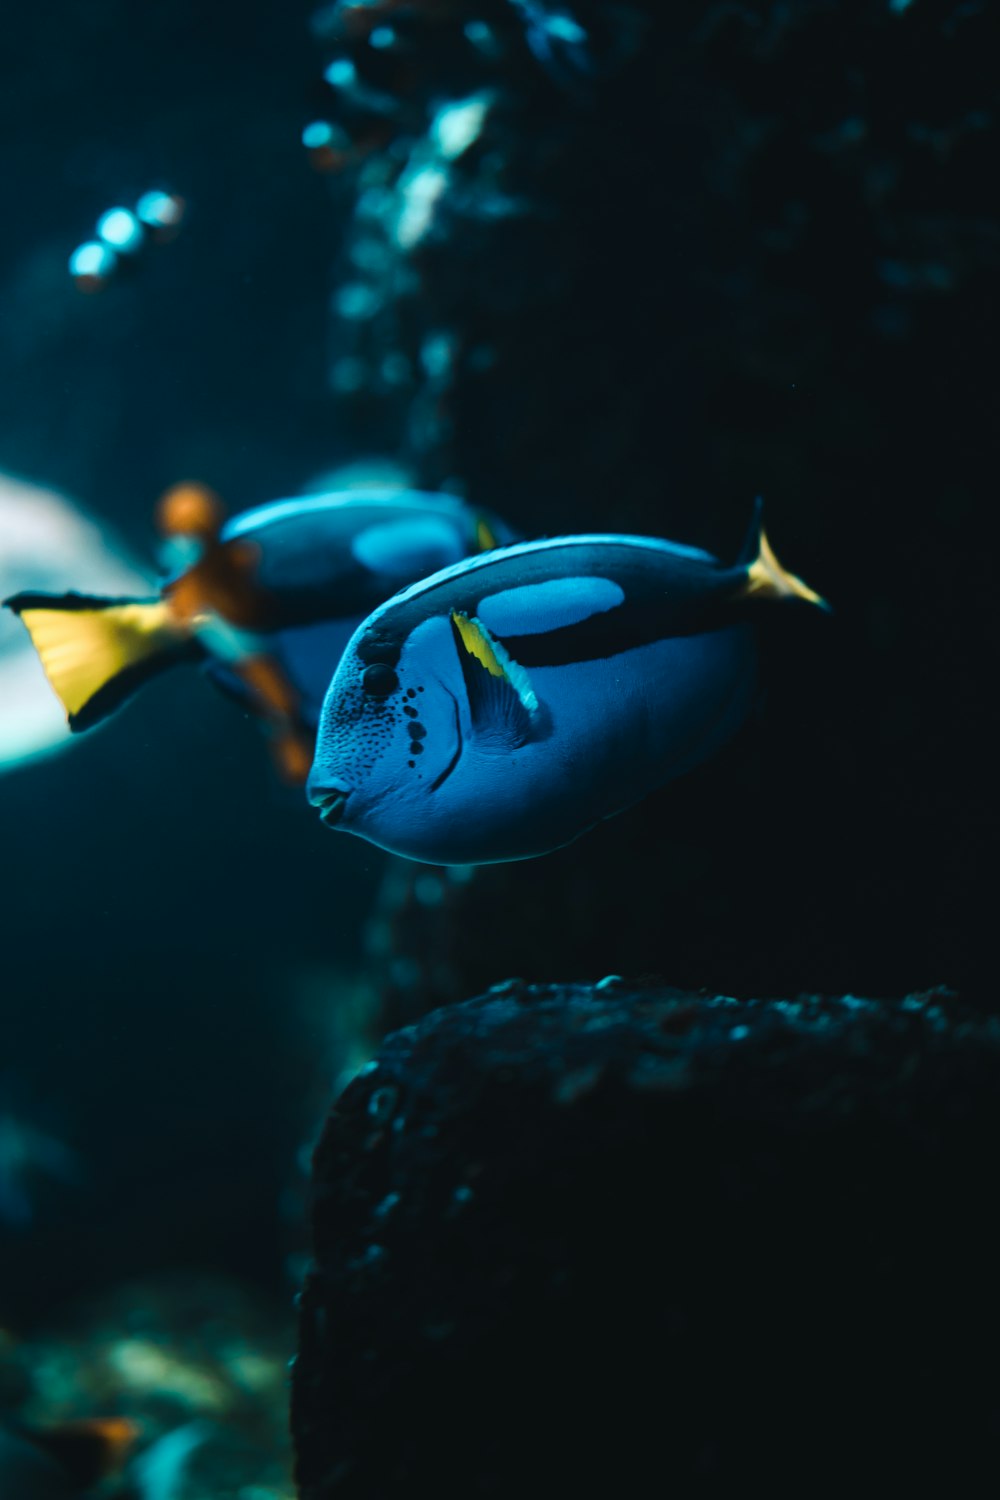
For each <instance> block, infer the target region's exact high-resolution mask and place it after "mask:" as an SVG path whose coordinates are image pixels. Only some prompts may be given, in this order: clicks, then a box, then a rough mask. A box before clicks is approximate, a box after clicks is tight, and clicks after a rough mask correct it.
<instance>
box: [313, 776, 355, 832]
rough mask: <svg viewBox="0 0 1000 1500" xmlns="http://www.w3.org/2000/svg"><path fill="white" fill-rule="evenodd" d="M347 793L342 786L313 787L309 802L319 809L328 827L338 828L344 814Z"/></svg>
mask: <svg viewBox="0 0 1000 1500" xmlns="http://www.w3.org/2000/svg"><path fill="white" fill-rule="evenodd" d="M347 795H348V794H347V792H346V790H345V789H344V788H343V787H340V786H325V787H311V788H310V789H309V803H310V805H311V806H312V807H315V808H316V809H317V810H318V812H319V815H320V819H321V821H322V822H323V823H325V824H326V826H327V828H336V826H337V824H338V823H339V822H340V820H341V818H342V817H343V816H344V808H345V806H346V805H347Z"/></svg>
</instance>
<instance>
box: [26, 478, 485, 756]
mask: <svg viewBox="0 0 1000 1500" xmlns="http://www.w3.org/2000/svg"><path fill="white" fill-rule="evenodd" d="M159 522H160V529H161V531H162V532H163V533H164V535H165V536H166V537H167V538H168V542H169V543H170V545H171V547H172V550H173V553H174V556H175V558H179V561H178V563H177V566H176V567H174V568H173V570H172V571H171V573H170V575H169V576H168V577H167V579H166V580H165V582H164V583H163V586H162V589H161V592H160V594H159V596H158V597H154V598H151V599H141V598H134V599H131V598H129V599H122V598H118V599H108V598H98V597H94V596H91V595H85V594H72V593H71V594H62V595H49V594H41V593H33V592H32V593H21V594H17V595H15V596H14V597H13V598H12V599H8V600H6V601H5V602H6V604H7V605H8V607H9V608H10V609H12V610H13V611H14V612H15V613H16V614H17V615H19V616H20V618H21V621H22V623H23V624H24V625H25V626H26V627H27V629H28V632H29V634H30V635H31V639H32V641H33V643H34V645H35V647H36V649H37V651H38V654H39V656H40V658H41V661H42V665H43V667H44V668H45V672H46V675H47V676H48V679H49V682H50V683H51V685H52V687H53V689H54V690H55V692H56V694H57V696H58V697H59V699H60V701H61V702H62V704H63V707H64V708H65V710H66V714H67V719H68V722H69V726H70V728H71V729H72V730H74V731H76V732H80V731H82V730H86V729H89V728H91V727H92V726H93V725H95V724H98V723H100V722H101V721H102V720H104V719H105V718H107V717H108V715H109V714H111V713H113V712H114V711H115V710H116V709H117V708H118V707H119V705H120V704H121V703H122V702H124V700H125V699H126V698H128V697H130V696H131V695H132V693H134V692H135V691H136V690H137V688H139V687H141V686H142V684H143V683H144V682H146V681H147V680H149V679H150V678H151V677H153V676H156V675H157V674H158V673H160V672H162V671H163V670H164V669H166V668H168V667H172V666H175V665H177V664H180V663H183V662H194V663H198V662H201V663H204V664H205V665H206V667H207V669H208V671H209V674H210V675H211V676H212V678H213V680H214V681H215V682H216V684H217V685H218V686H219V687H221V688H222V689H223V690H225V691H228V692H229V693H231V694H232V695H233V696H235V697H237V698H238V699H239V700H240V701H241V702H242V703H243V704H244V705H245V706H246V707H247V708H249V709H251V710H252V711H253V712H255V713H256V714H257V715H258V716H259V717H260V718H261V719H262V720H263V721H264V722H265V724H267V726H268V727H269V729H270V732H271V742H272V748H273V750H274V753H275V758H276V760H277V762H278V765H279V767H280V768H281V769H282V770H283V772H284V774H285V776H286V778H287V779H288V780H290V781H293V782H294V781H298V782H302V781H304V780H305V777H306V773H307V771H308V769H309V764H310V761H311V759H312V751H313V735H314V732H315V728H316V721H317V718H318V716H319V710H320V705H321V704H322V701H323V696H324V694H325V692H326V689H327V687H328V686H329V683H330V678H331V677H332V676H333V672H334V669H335V668H336V665H337V663H338V661H339V660H340V653H341V651H342V650H343V648H344V646H345V645H346V644H347V642H348V641H349V640H350V638H351V636H352V635H353V633H354V631H355V629H356V628H357V626H358V625H359V624H360V622H361V621H362V620H363V619H364V618H365V616H366V615H367V614H368V613H369V611H370V610H372V609H374V608H375V607H376V605H378V604H381V603H382V601H383V600H384V599H387V598H388V597H389V596H390V595H391V594H394V593H395V592H396V591H397V590H398V589H400V588H403V587H404V586H405V585H406V584H409V583H413V582H414V581H415V580H416V579H418V578H423V577H426V575H427V574H428V573H433V572H435V571H437V570H438V569H439V568H443V567H446V566H448V565H449V564H450V563H455V562H458V561H459V560H460V559H462V558H465V557H468V556H469V555H470V554H475V553H477V552H481V551H483V550H485V549H486V548H489V547H492V546H494V545H495V544H496V543H497V542H498V541H510V540H511V539H512V534H511V533H510V532H509V531H507V529H506V528H505V527H504V526H503V523H502V522H500V521H499V520H498V519H497V518H495V517H492V516H487V515H485V514H484V513H483V512H479V511H474V510H472V509H470V507H469V506H467V505H465V504H464V503H463V502H462V501H461V500H459V499H457V498H456V497H455V496H452V495H435V494H423V493H421V492H419V491H410V490H395V491H393V490H379V489H373V490H353V491H344V492H334V493H332V494H327V495H307V496H303V497H301V498H299V499H293V500H281V501H275V502H274V503H272V504H269V505H261V506H257V507H256V508H255V509H253V510H248V511H245V512H244V513H243V514H241V515H237V516H235V517H233V518H232V519H231V520H229V521H225V522H223V517H222V512H221V507H220V506H219V503H218V501H217V500H216V499H215V497H214V496H213V495H212V494H211V492H210V491H207V490H205V489H203V488H202V487H201V486H197V485H179V486H177V487H176V488H175V489H174V490H173V491H171V492H169V493H168V495H167V496H165V497H164V500H163V502H161V506H160V515H159Z"/></svg>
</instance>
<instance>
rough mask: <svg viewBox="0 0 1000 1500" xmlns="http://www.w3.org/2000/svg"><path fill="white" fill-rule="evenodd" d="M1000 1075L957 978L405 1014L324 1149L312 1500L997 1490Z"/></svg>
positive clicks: (307, 1479)
mask: <svg viewBox="0 0 1000 1500" xmlns="http://www.w3.org/2000/svg"><path fill="white" fill-rule="evenodd" d="M998 1063H1000V1026H998V1025H997V1023H996V1022H989V1021H983V1020H981V1019H978V1018H976V1017H975V1016H972V1015H970V1014H968V1013H966V1012H964V1011H963V1009H962V1008H961V1006H960V1005H959V1003H958V1001H957V1000H956V999H955V997H954V996H951V995H949V994H947V993H945V992H942V991H938V992H933V993H930V994H926V995H918V996H912V997H910V998H908V999H905V1000H901V1001H872V1000H860V999H855V998H852V997H842V998H838V999H827V998H817V997H807V998H802V999H799V1000H795V1001H778V1000H756V1001H742V1002H741V1001H736V1000H732V999H729V998H726V997H718V996H708V995H704V994H689V993H685V992H681V991H678V990H671V989H668V988H665V987H663V986H662V985H657V986H648V987H645V988H643V987H636V986H631V985H625V984H624V983H623V982H621V981H617V980H606V981H604V982H603V983H602V984H601V985H598V986H596V987H585V986H548V987H542V986H532V987H526V986H523V985H521V984H519V983H518V982H516V981H513V982H510V983H508V984H507V985H504V986H500V987H497V988H495V989H494V990H493V991H491V992H490V993H488V994H487V995H484V996H482V997H481V998H479V999H476V1000H472V1001H470V1002H468V1003H466V1004H464V1005H460V1006H455V1007H450V1008H448V1009H445V1010H441V1011H438V1012H436V1013H434V1014H432V1015H430V1016H429V1017H427V1018H426V1019H425V1020H423V1021H422V1022H421V1023H420V1024H419V1025H417V1026H414V1027H410V1028H407V1029H406V1030H403V1031H400V1032H397V1033H396V1034H394V1035H392V1036H390V1037H389V1038H388V1039H387V1040H386V1041H385V1043H384V1045H383V1047H382V1049H381V1051H380V1052H379V1054H378V1057H377V1059H376V1061H375V1062H374V1063H373V1064H371V1065H370V1066H369V1068H368V1069H367V1070H366V1071H365V1072H364V1073H363V1074H362V1075H361V1076H359V1077H358V1078H357V1079H356V1080H355V1081H354V1082H352V1083H351V1084H350V1085H349V1086H348V1088H347V1089H346V1090H345V1092H344V1093H343V1094H342V1096H341V1097H340V1099H339V1100H338V1102H337V1104H336V1106H335V1108H334V1110H333V1112H332V1114H331V1116H330V1119H329V1121H328V1123H327V1126H326V1129H325V1132H324V1134H323V1136H322V1139H321V1141H320V1143H319V1146H318V1148H317V1150H316V1155H315V1161H314V1178H315V1209H314V1233H315V1263H314V1267H313V1269H312V1271H311V1272H310V1274H309V1276H308V1278H307V1282H306V1285H305V1287H304V1290H303V1294H302V1300H301V1346H300V1354H299V1358H298V1360H297V1362H296V1366H295V1373H294V1377H293V1412H292V1419H293V1431H294V1436H295V1443H296V1449H297V1463H298V1481H299V1484H300V1487H301V1494H302V1496H303V1500H327V1497H330V1496H338V1497H340V1496H349V1497H367V1496H371V1497H375V1496H380V1497H384V1496H394V1495H416V1494H425V1493H426V1494H432V1493H433V1494H435V1495H437V1496H439V1497H440V1496H451V1495H454V1496H459V1495H461V1496H475V1495H508V1494H515V1493H516V1494H518V1495H524V1494H534V1493H539V1494H541V1493H545V1492H551V1493H555V1494H564V1495H570V1494H572V1493H574V1491H576V1490H577V1489H582V1488H583V1486H584V1485H585V1484H586V1485H588V1486H589V1487H591V1488H592V1487H593V1485H594V1483H595V1482H600V1483H602V1484H604V1485H607V1486H609V1488H610V1492H613V1493H618V1494H628V1493H630V1492H631V1491H633V1490H634V1489H635V1488H636V1487H637V1486H638V1485H639V1484H640V1483H641V1484H643V1485H644V1486H646V1485H648V1484H650V1483H652V1484H655V1485H656V1487H657V1489H661V1488H662V1489H663V1490H664V1492H665V1491H666V1489H667V1488H668V1486H669V1487H670V1488H671V1489H672V1490H673V1491H674V1492H676V1493H680V1494H690V1493H693V1492H694V1489H695V1487H697V1486H699V1485H701V1484H703V1483H712V1484H713V1485H714V1484H718V1483H722V1484H724V1485H726V1486H730V1487H732V1486H737V1485H744V1484H745V1483H746V1482H747V1481H748V1480H750V1479H753V1480H755V1481H766V1482H769V1483H771V1484H772V1485H774V1484H780V1485H792V1486H794V1487H795V1488H796V1491H797V1492H798V1493H800V1494H808V1493H817V1492H818V1488H817V1487H818V1486H819V1485H821V1484H822V1483H824V1482H826V1481H828V1480H829V1479H830V1478H831V1477H836V1478H838V1479H840V1480H841V1481H845V1482H846V1481H847V1480H850V1481H851V1482H852V1483H856V1484H861V1481H862V1480H863V1481H864V1486H863V1487H867V1486H872V1485H874V1486H876V1487H878V1486H879V1485H891V1486H892V1488H893V1490H894V1491H895V1492H897V1493H900V1492H903V1489H905V1486H906V1485H907V1484H908V1483H909V1482H912V1481H915V1480H916V1479H917V1478H918V1477H920V1478H921V1479H923V1480H926V1479H927V1477H928V1476H929V1475H932V1474H935V1473H936V1474H937V1475H938V1477H939V1478H940V1479H942V1480H947V1481H948V1482H949V1483H950V1484H951V1485H952V1486H954V1485H955V1484H957V1483H959V1482H960V1481H964V1482H969V1481H972V1480H973V1479H976V1480H981V1479H983V1478H984V1474H985V1466H987V1465H989V1466H990V1467H991V1468H992V1469H993V1471H994V1473H993V1479H994V1481H995V1478H996V1474H995V1469H996V1467H997V1460H996V1457H995V1435H996V1431H997V1422H998V1419H1000V1390H998V1382H997V1379H996V1375H995V1363H994V1362H993V1361H992V1359H991V1360H990V1363H991V1364H994V1374H993V1375H990V1374H989V1373H988V1366H987V1364H985V1363H984V1360H983V1357H982V1356H984V1355H988V1354H991V1352H992V1351H993V1350H994V1349H995V1347H996V1340H997V1333H998V1331H1000V1328H998V1323H1000V1319H998V1307H997V1293H996V1264H997V1249H998V1233H997V1229H996V1222H995V1214H994V1208H995V1204H994V1190H993V1183H994V1181H995V1170H994V1164H995V1150H996V1141H997V1139H998V1132H997V1126H998V1123H1000V1091H998V1089H997V1069H998ZM738 1492H742V1490H737V1489H736V1488H727V1489H726V1493H734V1494H735V1493H738ZM868 1492H874V1491H872V1490H870V1489H869V1490H868ZM885 1492H886V1493H888V1492H889V1491H888V1490H886V1491H885ZM969 1492H970V1493H971V1491H969Z"/></svg>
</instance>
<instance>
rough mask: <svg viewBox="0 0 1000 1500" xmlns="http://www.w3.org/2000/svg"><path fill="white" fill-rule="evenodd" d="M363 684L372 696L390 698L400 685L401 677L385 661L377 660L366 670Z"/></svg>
mask: <svg viewBox="0 0 1000 1500" xmlns="http://www.w3.org/2000/svg"><path fill="white" fill-rule="evenodd" d="M361 686H362V687H363V688H364V690H365V692H366V693H367V694H368V695H369V697H371V698H388V696H389V694H390V693H394V692H395V691H396V689H397V688H398V687H399V678H398V677H397V676H396V674H395V672H394V671H393V670H392V668H391V667H387V666H386V665H385V663H384V662H376V663H375V665H374V666H372V667H368V668H367V670H366V671H365V675H364V676H363V677H362V679H361Z"/></svg>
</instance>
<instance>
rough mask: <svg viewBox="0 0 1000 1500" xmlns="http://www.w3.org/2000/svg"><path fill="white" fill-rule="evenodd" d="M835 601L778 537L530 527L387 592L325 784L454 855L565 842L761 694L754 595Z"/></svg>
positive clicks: (362, 641)
mask: <svg viewBox="0 0 1000 1500" xmlns="http://www.w3.org/2000/svg"><path fill="white" fill-rule="evenodd" d="M789 599H801V600H806V601H808V602H810V603H813V604H820V605H821V604H822V600H821V599H820V598H819V596H818V595H817V594H816V593H814V592H813V590H812V589H810V588H808V587H807V586H806V585H805V584H804V583H802V582H801V580H800V579H798V578H796V577H794V575H792V574H790V573H788V572H786V571H785V569H784V568H782V567H781V565H780V563H779V562H778V561H777V559H776V558H775V556H774V553H773V552H772V551H771V548H770V546H769V544H768V541H767V538H766V536H765V534H764V531H763V529H762V526H761V524H760V509H759V506H758V509H757V513H756V515H755V518H754V523H753V526H752V528H751V533H750V536H749V538H748V541H747V545H746V547H745V548H744V551H743V554H742V558H741V560H740V561H739V562H737V563H736V564H735V565H734V566H732V567H728V568H727V567H724V566H722V565H721V564H720V563H719V562H718V561H716V559H715V558H713V557H711V556H710V555H709V554H708V553H706V552H701V551H697V550H696V549H694V548H691V547H684V546H679V545H677V544H675V543H672V542H665V541H657V540H653V539H649V538H645V537H636V536H575V537H573V536H571V537H563V538H557V539H555V540H551V541H541V542H528V543H523V544H520V545H515V546H512V547H507V548H505V549H503V550H500V551H497V552H494V553H492V554H491V555H489V556H486V557H482V558H476V559H473V560H471V561H467V562H465V563H462V564H459V565H458V566H456V567H452V568H448V569H445V570H444V571H443V572H441V573H438V574H437V575H436V576H434V577H432V578H428V579H425V580H424V581H423V582H421V583H418V584H416V585H414V586H413V587H412V588H410V589H407V590H406V591H405V592H404V593H402V594H400V595H399V596H398V597H397V598H395V599H393V600H391V601H390V602H389V603H387V604H385V605H383V606H382V607H381V608H380V609H377V610H376V611H375V612H374V613H373V614H372V615H371V616H370V618H369V619H368V620H366V621H365V622H364V624H363V625H362V626H361V628H360V629H359V630H358V632H357V634H356V635H355V636H354V638H353V639H352V641H351V642H350V644H349V645H348V647H347V649H346V651H345V652H344V655H343V657H342V659H341V663H340V666H339V667H338V669H337V673H336V675H335V677H334V679H333V682H332V684H331V686H330V691H329V694H328V696H327V698H326V702H325V703H324V705H323V712H322V717H321V720H320V727H319V735H318V740H317V747H316V758H315V762H314V765H313V768H312V773H311V775H310V777H309V798H310V801H311V802H312V803H313V805H314V806H315V807H317V808H318V809H319V811H320V816H321V817H322V819H323V821H324V822H325V823H326V824H327V825H328V826H330V827H335V828H339V829H343V830H344V831H345V832H347V833H354V834H357V835H359V836H360V837H361V838H365V839H368V840H369V841H370V842H371V843H374V844H378V845H380V846H381V847H382V848H385V849H388V850H391V851H392V852H393V853H396V854H402V855H405V856H407V857H409V858H410V859H417V860H426V861H429V862H432V863H435V864H489V863H493V862H497V861H501V860H511V859H525V858H528V857H530V856H532V855H537V854H545V853H547V852H548V851H549V850H552V849H556V848H558V847H560V846H561V845H563V844H568V843H570V842H571V841H572V840H573V839H575V838H576V837H578V835H579V834H581V833H583V832H585V831H586V830H587V829H588V828H590V827H592V826H593V825H594V824H595V823H597V822H598V821H599V820H600V819H602V818H607V817H610V816H612V815H613V814H614V813H617V812H621V811H622V810H623V809H624V808H627V807H629V806H631V805H632V804H633V803H634V802H637V801H638V800H639V799H640V798H641V797H643V796H645V795H646V794H647V793H648V792H650V791H652V790H653V789H654V788H655V787H658V786H660V785H662V784H663V783H664V782H666V781H668V780H670V779H671V778H672V777H674V776H679V775H681V774H682V773H683V772H684V771H686V770H688V769H690V768H691V767H693V766H695V765H697V764H698V763H699V762H700V761H703V760H704V759H705V758H706V757H707V756H709V755H711V754H712V753H713V752H714V751H715V750H717V749H718V748H719V747H721V745H722V744H723V743H724V742H725V741H726V740H727V739H728V738H729V737H730V735H732V734H733V732H734V731H735V730H736V728H737V727H738V726H739V724H740V723H741V721H742V720H743V718H744V717H745V715H746V713H747V710H748V708H749V707H750V704H751V702H752V700H753V697H754V690H755V680H756V671H755V665H756V648H755V639H754V637H755V632H754V628H753V617H754V614H755V613H756V612H757V611H758V610H759V609H761V608H763V607H765V605H766V604H767V603H768V602H770V601H778V600H789Z"/></svg>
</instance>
